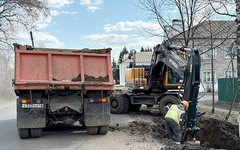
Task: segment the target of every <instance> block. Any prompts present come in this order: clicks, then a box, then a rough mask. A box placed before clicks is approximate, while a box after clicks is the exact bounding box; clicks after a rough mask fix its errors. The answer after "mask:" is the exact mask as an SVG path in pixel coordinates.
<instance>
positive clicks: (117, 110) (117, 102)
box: [110, 94, 128, 114]
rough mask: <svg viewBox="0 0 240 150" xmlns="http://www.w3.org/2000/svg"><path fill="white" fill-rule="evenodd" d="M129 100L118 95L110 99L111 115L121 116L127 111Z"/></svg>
mask: <svg viewBox="0 0 240 150" xmlns="http://www.w3.org/2000/svg"><path fill="white" fill-rule="evenodd" d="M126 101H127V99H126V98H125V96H124V95H123V94H116V95H115V96H112V97H111V98H110V106H111V113H113V114H121V113H123V112H125V111H126V109H128V108H126V106H127V102H126Z"/></svg>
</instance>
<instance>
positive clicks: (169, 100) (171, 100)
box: [159, 95, 179, 115]
mask: <svg viewBox="0 0 240 150" xmlns="http://www.w3.org/2000/svg"><path fill="white" fill-rule="evenodd" d="M178 103H179V102H178V99H177V97H176V96H173V95H167V96H164V97H163V98H161V99H160V103H159V107H160V112H161V114H162V115H166V113H167V111H168V108H167V107H166V106H171V105H172V104H178Z"/></svg>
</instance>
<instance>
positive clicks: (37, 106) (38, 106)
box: [22, 104, 44, 108]
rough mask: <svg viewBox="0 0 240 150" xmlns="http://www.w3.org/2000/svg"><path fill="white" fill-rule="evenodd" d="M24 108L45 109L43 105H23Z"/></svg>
mask: <svg viewBox="0 0 240 150" xmlns="http://www.w3.org/2000/svg"><path fill="white" fill-rule="evenodd" d="M22 108H44V105H43V104H22Z"/></svg>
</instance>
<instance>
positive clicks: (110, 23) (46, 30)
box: [20, 0, 162, 58]
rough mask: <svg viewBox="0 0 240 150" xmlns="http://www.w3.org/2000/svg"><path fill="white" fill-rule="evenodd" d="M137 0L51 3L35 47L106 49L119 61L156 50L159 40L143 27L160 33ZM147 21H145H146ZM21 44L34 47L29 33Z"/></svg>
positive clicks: (62, 0)
mask: <svg viewBox="0 0 240 150" xmlns="http://www.w3.org/2000/svg"><path fill="white" fill-rule="evenodd" d="M136 5H137V0H48V6H49V7H50V14H51V15H50V16H49V17H48V18H42V19H41V20H40V21H39V22H38V24H37V25H38V27H37V31H33V36H34V41H35V45H36V46H40V47H53V48H104V47H105V48H106V47H111V48H112V49H113V51H112V55H113V56H114V57H116V58H117V57H118V55H119V52H120V51H121V50H122V49H123V47H124V46H126V47H127V48H128V49H129V50H130V49H136V50H140V48H141V47H146V48H147V47H153V46H154V45H156V44H158V43H161V41H162V39H161V38H160V37H152V36H150V35H148V34H147V33H146V32H145V31H144V30H143V27H148V28H151V29H158V28H159V26H158V25H157V24H156V23H151V22H149V20H147V19H146V12H145V11H144V10H142V9H140V8H139V7H138V6H136ZM143 18H145V19H143ZM20 36H21V39H22V40H21V41H20V42H21V43H22V44H24V45H25V44H31V42H30V37H29V33H28V31H24V32H22V33H21V34H20Z"/></svg>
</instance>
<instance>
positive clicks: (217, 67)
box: [169, 20, 237, 91]
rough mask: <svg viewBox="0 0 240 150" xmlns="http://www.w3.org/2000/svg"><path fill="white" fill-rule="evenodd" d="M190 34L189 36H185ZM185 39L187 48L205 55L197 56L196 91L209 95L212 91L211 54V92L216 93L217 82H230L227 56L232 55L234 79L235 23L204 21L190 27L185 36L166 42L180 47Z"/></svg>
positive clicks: (229, 63)
mask: <svg viewBox="0 0 240 150" xmlns="http://www.w3.org/2000/svg"><path fill="white" fill-rule="evenodd" d="M187 33H190V34H187ZM191 34H192V36H190V38H189V43H188V44H187V45H188V47H194V48H198V49H199V50H200V52H201V53H202V52H205V51H207V50H209V51H207V52H206V53H204V54H202V55H201V63H202V65H201V80H202V84H201V86H200V91H211V89H212V72H211V68H212V67H211V66H212V63H211V56H212V53H213V68H214V69H213V70H214V71H213V75H214V88H215V91H217V90H218V78H231V77H232V65H231V58H230V54H231V52H232V53H233V54H234V55H233V56H234V60H233V66H234V70H235V71H234V76H235V77H236V76H237V61H236V57H235V56H236V52H237V49H236V46H235V40H236V23H235V21H229V20H228V21H226V20H208V21H204V22H202V23H201V24H199V25H197V26H194V27H193V28H191V29H189V30H187V31H186V32H185V33H183V32H182V33H180V34H177V35H175V36H173V37H171V38H170V39H169V41H170V42H171V43H172V44H175V45H184V44H183V43H186V38H184V37H186V36H188V35H191Z"/></svg>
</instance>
